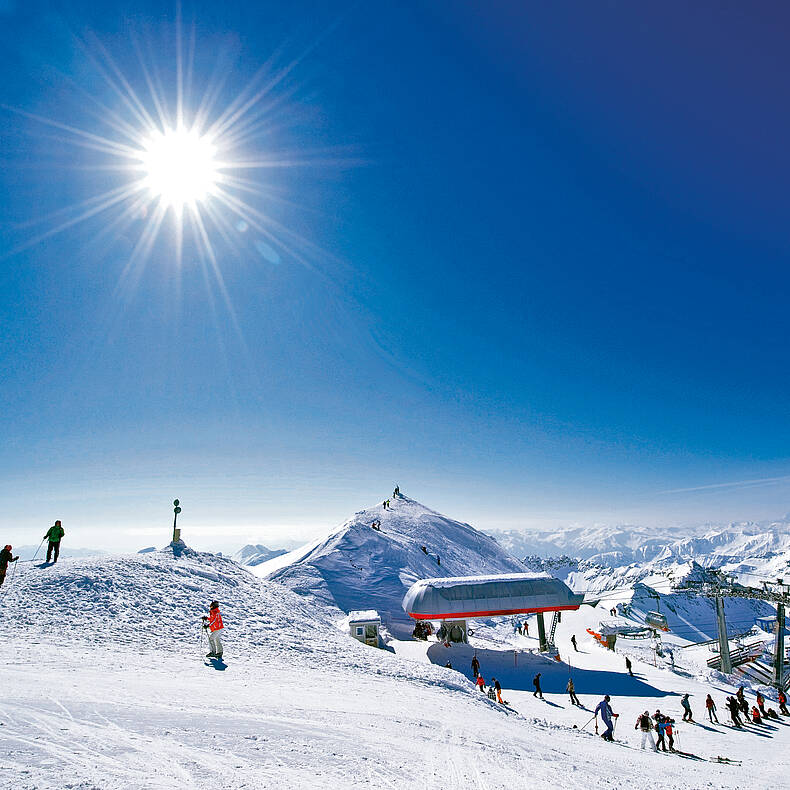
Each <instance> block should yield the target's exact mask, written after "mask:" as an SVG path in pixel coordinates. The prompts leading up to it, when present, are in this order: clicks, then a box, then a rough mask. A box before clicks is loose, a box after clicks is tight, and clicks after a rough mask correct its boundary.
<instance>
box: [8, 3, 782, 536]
mask: <svg viewBox="0 0 790 790" xmlns="http://www.w3.org/2000/svg"><path fill="white" fill-rule="evenodd" d="M571 6H572V11H573V12H572V13H570V11H569V8H568V7H567V6H563V7H562V8H560V7H557V6H550V5H546V4H543V3H538V2H527V3H522V4H514V3H508V2H492V3H490V4H488V6H487V10H486V14H485V15H481V14H480V13H479V4H476V3H472V2H465V1H462V2H449V0H448V1H447V2H438V3H432V4H430V5H428V6H426V5H425V4H423V3H417V2H411V1H410V0H406V2H400V3H395V2H385V3H383V4H376V5H375V7H373V6H370V7H369V6H365V5H364V4H361V5H360V4H356V5H353V4H349V5H348V6H347V7H344V8H343V9H338V6H337V4H336V3H331V2H306V1H305V0H295V1H294V2H292V3H289V4H287V6H285V7H284V6H282V4H274V3H262V4H258V5H257V6H256V5H254V4H249V3H238V2H234V1H233V0H230V1H229V2H227V3H223V4H220V6H219V7H218V6H217V4H213V3H208V2H202V1H198V2H184V3H182V4H181V5H180V6H177V5H176V4H173V6H172V8H171V9H170V11H169V12H168V11H164V12H163V10H162V6H161V4H159V3H153V2H146V1H145V0H125V1H124V2H112V3H109V4H96V3H94V2H87V1H83V2H80V1H78V2H75V3H73V4H70V5H69V8H68V11H64V10H63V9H62V8H60V9H59V8H58V7H56V6H55V5H52V4H50V3H47V2H39V0H32V2H30V3H27V4H24V5H23V4H22V3H19V2H15V1H14V0H9V1H8V2H3V3H0V21H2V25H0V42H2V48H3V52H4V57H3V59H2V62H0V70H1V71H2V80H1V81H0V84H2V88H0V105H2V109H0V138H1V139H2V145H3V167H2V168H0V189H2V195H3V201H2V203H1V204H0V249H1V250H2V253H0V255H1V256H2V257H0V437H1V438H2V441H0V502H2V507H0V535H2V536H3V539H4V540H5V541H9V542H12V543H14V544H30V543H34V544H35V543H37V542H38V540H39V539H40V537H41V535H43V534H44V531H45V530H46V528H47V527H48V526H49V525H51V524H52V523H53V520H54V519H56V518H60V519H61V520H62V521H63V524H64V527H65V528H66V530H67V538H68V540H69V542H70V543H71V545H74V546H91V547H98V548H107V549H113V548H115V549H137V548H140V547H142V546H146V545H159V544H161V543H163V542H164V541H165V540H166V539H167V535H168V531H169V528H170V526H169V525H170V524H171V519H172V512H171V507H172V506H171V504H170V503H171V501H172V499H173V498H175V497H178V498H179V499H180V500H181V501H182V503H183V507H184V512H183V518H182V524H183V527H184V530H185V535H190V534H191V535H192V536H194V543H195V545H197V546H198V547H205V548H223V547H227V546H233V545H240V544H242V543H245V542H251V541H255V542H262V543H265V544H267V545H273V546H276V545H278V544H279V543H281V542H282V541H283V540H301V539H305V540H306V539H309V538H312V537H314V536H316V535H318V534H321V533H322V532H324V531H326V530H327V529H329V528H331V527H333V526H336V525H337V524H339V523H341V522H342V521H344V520H345V519H347V518H349V517H350V516H351V515H352V514H353V513H354V512H355V511H357V510H359V509H361V508H363V507H367V506H370V505H372V504H374V503H375V502H377V501H381V500H382V499H384V498H385V496H387V495H388V494H389V493H391V491H392V487H393V485H395V484H396V483H397V484H399V485H400V486H401V488H402V490H403V491H404V492H405V493H406V494H407V495H409V496H412V497H414V498H415V499H417V500H419V501H421V502H423V503H424V504H425V505H427V506H428V507H431V508H433V509H436V510H438V511H440V512H443V513H446V514H447V515H448V516H451V517H453V518H457V519H460V520H462V521H466V522H469V523H471V524H473V525H474V526H476V527H479V528H482V529H484V530H492V529H514V528H526V529H530V528H539V527H546V528H552V527H556V526H563V525H567V524H570V523H585V524H590V523H596V522H597V523H611V524H618V523H634V524H646V525H650V524H656V525H666V524H699V523H703V522H727V521H740V520H768V519H774V518H781V517H782V516H783V515H784V514H785V513H787V512H788V511H790V452H789V451H788V447H790V420H788V408H789V407H790V398H788V392H790V380H789V379H790V364H789V363H790V347H789V346H788V343H787V337H788V330H789V329H790V326H789V324H790V311H788V310H787V305H786V293H787V292H788V286H790V270H788V266H787V260H788V252H790V249H789V248H790V239H788V230H787V227H788V226H787V221H786V214H787V203H788V198H787V188H786V185H787V183H788V180H790V179H788V176H790V172H788V171H790V151H789V150H788V147H787V139H788V131H790V129H789V128H788V127H790V123H789V121H790V118H789V114H790V109H788V107H787V105H786V102H784V101H782V97H783V95H784V84H783V76H784V74H785V73H787V70H788V67H789V66H790V63H789V62H788V61H790V51H788V48H787V46H786V40H785V38H786V36H785V35H784V31H785V30H787V24H788V22H789V21H790V19H788V17H789V16H790V10H788V8H787V6H786V5H785V4H781V3H778V2H766V3H763V4H761V6H760V13H759V14H753V13H750V9H748V8H746V7H743V6H741V5H739V4H727V3H725V4H722V3H713V2H702V3H698V4H695V5H694V7H693V8H689V7H688V6H687V5H685V4H680V3H669V4H663V5H662V6H661V7H656V8H646V7H644V6H634V5H633V4H628V3H625V2H622V3H620V2H616V3H612V4H608V5H607V6H605V7H601V6H592V5H591V4H586V3H582V2H574V3H571ZM179 33H180V36H181V37H180V38H179ZM179 41H180V44H179V43H177V42H179ZM178 63H181V64H182V65H183V66H184V68H181V69H180V68H178V67H177V64H178ZM179 79H180V80H181V82H180V83H179ZM177 84H182V86H183V90H177V89H176V87H175V86H176V85H177ZM118 85H121V86H122V87H121V89H120V90H116V89H115V88H114V87H113V86H116V88H117V86H118ZM124 85H127V86H128V88H129V91H126V88H125V87H123V86H124ZM130 92H131V93H130ZM130 95H133V96H134V97H136V98H137V99H139V103H135V100H132V99H130ZM155 99H158V100H161V104H162V106H158V104H157V100H155ZM209 99H211V101H209ZM204 100H205V101H204ZM212 102H213V104H212ZM234 102H235V103H234ZM177 106H178V107H180V108H181V110H180V111H181V112H182V114H183V116H184V119H185V126H186V128H185V129H182V130H180V131H179V128H178V124H177V123H176V122H175V121H174V120H173V122H172V123H168V124H165V126H166V127H167V128H166V129H165V132H166V134H162V135H161V138H162V139H159V138H157V137H156V136H154V137H152V136H151V135H150V130H148V131H146V132H145V134H143V133H142V131H141V134H140V137H139V140H137V141H135V140H134V133H135V130H145V129H146V128H147V126H146V125H147V124H148V120H146V119H153V120H154V121H156V119H157V118H161V117H163V116H165V115H167V112H169V110H167V108H172V107H177ZM209 106H211V111H210V112H209V110H206V113H205V114H206V124H205V126H206V129H209V130H210V134H207V136H206V137H205V138H201V137H200V135H198V134H197V133H195V134H193V135H192V136H191V137H190V136H189V127H190V124H192V123H193V122H194V121H195V119H196V118H198V117H200V116H201V112H203V109H205V108H206V107H209ZM163 107H164V108H165V109H164V110H163ZM223 108H225V109H227V113H226V115H225V116H222V112H223ZM212 112H213V113H215V115H211V113H212ZM209 116H210V117H209ZM237 116H238V117H237ZM168 117H169V116H168ZM218 117H219V118H224V121H226V123H224V124H223V123H215V124H214V126H211V121H212V119H214V120H215V121H216V119H217V118H218ZM156 122H157V123H158V121H156ZM75 130H76V131H75ZM130 130H131V132H132V134H131V142H130V134H129V133H130ZM121 139H123V140H124V142H123V144H121V143H120V142H118V141H119V140H121ZM108 141H109V142H108ZM215 144H216V145H215ZM135 145H136V146H137V148H135ZM130 146H131V148H132V149H134V151H137V153H135V152H134V151H132V153H131V154H130V153H129V151H130ZM223 146H224V147H223ZM215 147H216V149H217V150H216V151H215V150H214V148H215ZM138 148H139V151H138V150H137V149H138ZM185 151H186V152H187V153H189V151H191V152H192V153H193V154H195V155H197V156H199V157H202V158H203V161H202V169H201V170H200V172H197V171H195V170H194V169H193V168H192V167H191V160H189V159H184V161H181V160H180V159H179V157H180V155H181V154H182V153H184V152H185ZM140 152H142V153H140ZM119 157H120V159H121V161H125V160H124V157H126V158H127V159H129V157H131V159H132V160H133V161H135V162H136V164H135V165H134V167H136V168H137V170H141V169H142V171H145V172H144V176H145V177H144V178H141V179H140V181H139V183H140V187H139V190H138V191H137V192H133V194H130V195H129V196H128V200H127V202H125V203H121V202H120V198H119V201H118V202H117V203H111V201H113V200H115V199H114V198H105V199H103V200H104V201H105V202H110V203H111V205H108V206H107V207H106V209H103V210H101V211H99V210H94V209H96V207H97V202H96V201H97V195H107V194H110V195H112V194H117V190H119V189H121V190H122V189H123V188H124V185H125V184H128V183H129V179H130V178H132V176H131V175H130V173H131V172H132V170H133V169H134V168H132V167H131V166H129V165H128V162H127V164H126V165H124V166H122V167H121V166H119V164H118V162H119ZM135 157H137V159H135ZM138 160H139V161H138ZM209 160H210V161H209ZM152 163H153V164H152ZM146 168H147V170H146ZM153 168H156V171H155V172H153V171H152V169H153ZM134 177H135V178H139V174H138V175H137V176H134ZM176 177H188V184H187V187H188V189H186V190H185V189H184V188H178V189H176V188H174V182H173V179H174V178H176ZM180 186H181V187H183V185H180ZM135 189H137V188H136V187H135ZM113 190H116V192H113ZM124 199H125V200H126V198H124ZM102 205H103V203H102ZM124 212H125V213H124ZM83 215H84V216H83ZM78 218H80V219H79V221H77V219H78ZM179 218H180V219H179ZM201 223H203V225H202V230H201Z"/></svg>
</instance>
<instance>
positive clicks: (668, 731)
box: [663, 716, 675, 752]
mask: <svg viewBox="0 0 790 790" xmlns="http://www.w3.org/2000/svg"><path fill="white" fill-rule="evenodd" d="M663 721H664V734H665V735H666V736H667V741H669V751H670V752H674V751H675V739H674V738H673V737H672V725H673V724H674V723H675V720H674V719H670V718H669V716H664V717H663Z"/></svg>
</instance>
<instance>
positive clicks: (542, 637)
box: [538, 612, 549, 653]
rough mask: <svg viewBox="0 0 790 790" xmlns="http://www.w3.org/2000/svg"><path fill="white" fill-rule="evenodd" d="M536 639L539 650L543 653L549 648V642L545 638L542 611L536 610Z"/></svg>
mask: <svg viewBox="0 0 790 790" xmlns="http://www.w3.org/2000/svg"><path fill="white" fill-rule="evenodd" d="M538 641H539V643H540V652H541V653H545V652H546V650H548V649H549V643H548V640H547V639H546V623H545V622H544V621H543V612H538Z"/></svg>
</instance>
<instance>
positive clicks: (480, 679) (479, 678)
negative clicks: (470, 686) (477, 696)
mask: <svg viewBox="0 0 790 790" xmlns="http://www.w3.org/2000/svg"><path fill="white" fill-rule="evenodd" d="M475 685H476V686H477V690H478V691H482V692H483V693H485V690H486V682H485V680H483V676H482V675H478V676H477V680H476V681H475Z"/></svg>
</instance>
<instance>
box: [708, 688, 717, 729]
mask: <svg viewBox="0 0 790 790" xmlns="http://www.w3.org/2000/svg"><path fill="white" fill-rule="evenodd" d="M705 707H706V708H707V709H708V718H709V719H710V720H711V722H713V721H714V720H715V721H716V724H718V723H719V717H718V716H717V715H716V703H715V702H714V701H713V697H711V695H710V694H708V696H707V698H706V700H705Z"/></svg>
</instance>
